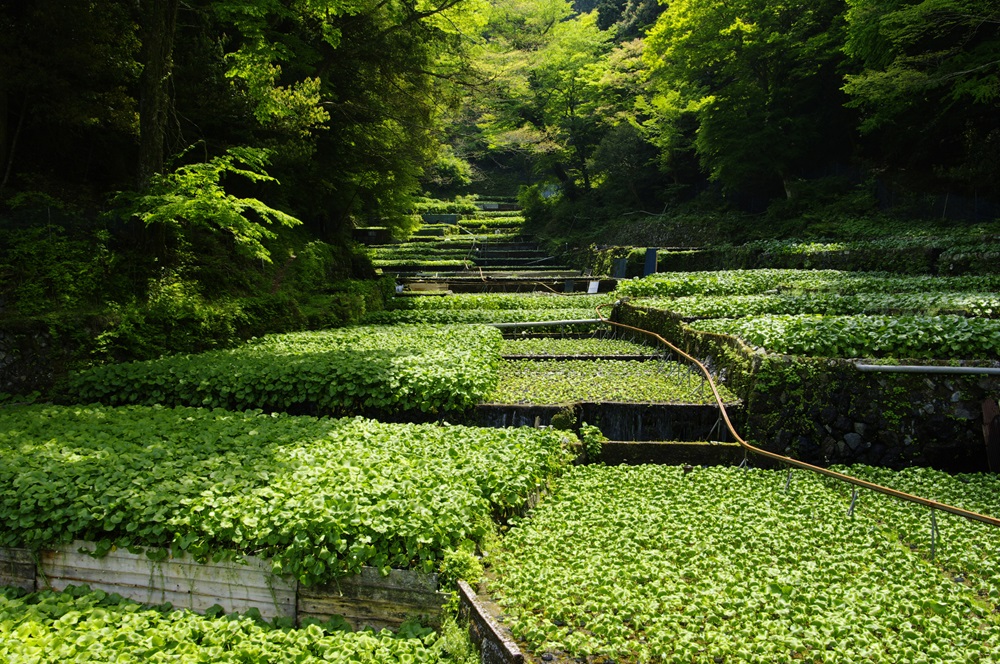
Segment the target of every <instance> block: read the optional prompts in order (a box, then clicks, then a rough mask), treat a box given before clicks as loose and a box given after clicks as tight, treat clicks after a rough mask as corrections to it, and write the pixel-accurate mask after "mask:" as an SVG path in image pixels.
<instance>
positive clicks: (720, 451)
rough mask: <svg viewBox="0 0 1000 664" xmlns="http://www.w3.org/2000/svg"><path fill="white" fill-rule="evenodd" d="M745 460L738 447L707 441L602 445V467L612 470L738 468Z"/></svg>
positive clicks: (610, 443) (614, 442) (741, 448)
mask: <svg viewBox="0 0 1000 664" xmlns="http://www.w3.org/2000/svg"><path fill="white" fill-rule="evenodd" d="M743 458H744V451H743V447H742V446H741V445H740V444H739V443H723V442H711V441H710V442H705V441H648V440H640V441H619V440H615V441H607V442H605V443H602V445H601V457H600V459H598V461H600V462H601V463H604V464H607V465H609V466H637V465H640V464H657V465H664V466H679V465H685V464H687V465H691V466H735V465H738V464H739V463H740V462H741V461H742V460H743Z"/></svg>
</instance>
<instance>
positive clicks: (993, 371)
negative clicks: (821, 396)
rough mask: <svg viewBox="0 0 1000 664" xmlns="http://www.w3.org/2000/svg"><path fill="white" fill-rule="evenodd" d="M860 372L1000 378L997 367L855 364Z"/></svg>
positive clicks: (999, 369)
mask: <svg viewBox="0 0 1000 664" xmlns="http://www.w3.org/2000/svg"><path fill="white" fill-rule="evenodd" d="M854 366H855V368H857V370H858V371H867V372H885V373H913V374H966V375H968V374H986V375H990V376H1000V368H997V367H942V366H932V365H903V364H855V365H854Z"/></svg>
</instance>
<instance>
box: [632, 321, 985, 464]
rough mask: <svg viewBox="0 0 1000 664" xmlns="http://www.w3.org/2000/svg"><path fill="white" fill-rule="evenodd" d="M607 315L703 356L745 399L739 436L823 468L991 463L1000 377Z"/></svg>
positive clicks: (736, 421) (738, 422) (734, 419)
mask: <svg viewBox="0 0 1000 664" xmlns="http://www.w3.org/2000/svg"><path fill="white" fill-rule="evenodd" d="M614 319H615V320H617V321H620V322H622V323H626V324H628V325H633V326H635V327H640V328H643V329H646V330H650V331H652V332H656V333H657V334H660V335H661V336H663V337H665V338H666V339H668V340H669V341H671V342H672V343H675V344H676V345H677V346H678V347H679V348H681V349H682V350H684V351H685V352H688V353H690V354H691V355H693V356H694V357H697V358H699V359H701V360H704V361H706V362H707V364H708V365H709V367H710V369H712V371H713V373H715V374H716V376H717V377H719V379H720V380H721V382H723V383H725V384H726V385H727V386H728V387H729V388H730V389H731V390H732V391H733V392H735V393H736V395H737V396H739V397H740V398H741V399H742V400H743V412H742V414H741V415H740V416H739V417H738V418H733V421H734V424H735V425H736V427H737V430H738V431H739V433H740V434H741V435H742V436H743V437H744V438H746V439H747V440H748V441H750V442H754V443H756V444H757V445H759V446H761V447H764V448H765V449H767V450H769V451H772V452H777V453H779V454H788V455H791V456H794V457H796V458H799V459H802V460H803V461H808V462H811V463H817V464H820V465H828V464H850V463H866V464H872V465H881V466H889V467H893V468H900V467H904V466H908V465H926V466H932V467H935V468H940V469H943V470H948V471H953V472H975V471H987V470H988V466H987V461H986V447H985V444H984V441H983V432H982V407H981V404H982V402H983V400H984V399H985V398H987V397H992V398H996V397H998V396H1000V377H998V376H982V375H979V376H976V375H940V374H933V375H926V374H893V373H865V372H861V371H859V370H858V369H857V368H856V367H855V364H854V362H852V361H848V360H844V359H826V358H805V357H789V356H781V355H769V354H765V353H762V352H759V351H755V350H753V349H751V348H749V347H747V346H746V345H745V344H743V343H741V342H740V341H739V340H737V339H734V338H733V337H728V336H725V335H717V334H709V333H704V332H699V331H696V330H692V329H691V328H689V327H688V326H686V325H685V324H684V322H683V320H682V319H681V317H680V316H677V315H676V314H673V313H670V312H666V311H660V310H655V309H646V308H642V307H636V306H632V305H629V304H627V303H626V304H624V305H619V306H617V307H616V308H615V314H614ZM904 362H905V361H904Z"/></svg>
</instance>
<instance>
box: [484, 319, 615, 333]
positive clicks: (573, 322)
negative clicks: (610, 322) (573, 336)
mask: <svg viewBox="0 0 1000 664" xmlns="http://www.w3.org/2000/svg"><path fill="white" fill-rule="evenodd" d="M603 322H604V320H603V319H601V318H588V319H586V320H535V321H530V322H524V323H490V325H492V326H493V327H496V328H499V329H501V330H505V329H508V328H517V327H545V326H547V325H598V324H600V323H603Z"/></svg>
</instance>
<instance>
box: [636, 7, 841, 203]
mask: <svg viewBox="0 0 1000 664" xmlns="http://www.w3.org/2000/svg"><path fill="white" fill-rule="evenodd" d="M842 9H843V6H842V3H841V2H840V0H820V1H818V2H813V1H810V2H806V1H805V0H791V1H789V2H781V3H778V2H763V1H762V0H736V1H734V2H733V1H727V2H723V1H722V0H677V1H675V2H671V3H669V5H668V6H667V9H666V11H665V12H664V13H663V14H662V15H661V16H660V18H659V20H658V21H657V23H656V25H655V26H654V27H653V29H652V30H651V31H650V33H649V37H648V38H647V40H646V51H645V55H644V57H645V58H646V62H647V64H648V65H649V67H650V69H651V76H652V78H651V86H652V91H653V95H652V99H651V100H650V102H649V105H648V108H649V109H650V110H651V111H652V112H654V113H655V114H656V122H655V123H654V124H653V126H651V128H652V129H653V131H654V134H655V135H656V137H657V141H658V143H659V146H660V149H661V150H662V151H663V152H664V153H667V154H669V153H670V152H672V151H673V150H674V149H675V148H676V147H677V146H678V141H679V142H680V144H681V145H682V146H683V143H684V141H685V140H686V138H685V136H686V134H685V132H684V131H683V126H684V120H683V119H684V118H685V116H689V115H690V116H693V117H694V119H695V122H696V126H697V130H696V133H695V135H694V139H693V147H694V150H695V151H696V153H697V157H698V160H699V161H700V163H701V165H702V168H703V169H704V170H705V171H706V173H708V175H709V177H710V178H711V179H713V180H716V181H718V182H720V183H721V184H723V185H724V186H725V187H727V188H729V189H730V190H757V191H761V190H762V191H765V192H767V191H776V190H780V189H778V187H779V185H783V189H784V192H785V194H786V195H787V196H788V197H791V196H792V195H793V193H794V182H795V180H796V178H798V177H800V176H801V175H802V174H803V173H806V172H809V171H810V170H816V169H818V168H820V167H822V165H823V164H824V163H825V162H829V161H836V160H843V159H845V158H846V157H847V156H848V155H847V154H845V151H844V149H843V147H842V146H845V145H849V141H847V140H846V138H847V137H848V136H849V134H848V125H847V123H846V121H845V118H844V117H843V116H842V115H841V113H840V111H839V109H840V107H841V102H842V94H841V93H840V91H839V87H840V84H841V83H840V75H839V71H838V67H839V65H840V63H841V60H842V55H841V51H840V49H841V45H842V41H843V25H842V23H843V22H842ZM682 149H683V147H682Z"/></svg>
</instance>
